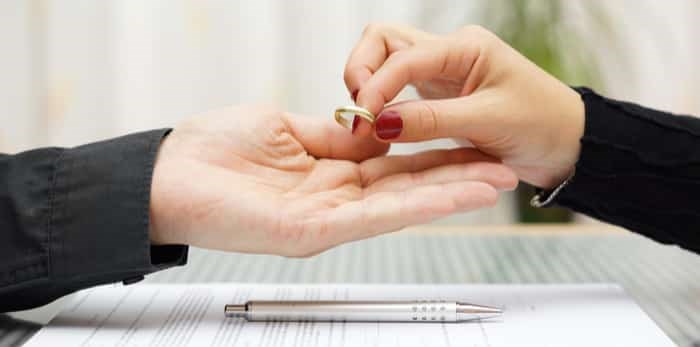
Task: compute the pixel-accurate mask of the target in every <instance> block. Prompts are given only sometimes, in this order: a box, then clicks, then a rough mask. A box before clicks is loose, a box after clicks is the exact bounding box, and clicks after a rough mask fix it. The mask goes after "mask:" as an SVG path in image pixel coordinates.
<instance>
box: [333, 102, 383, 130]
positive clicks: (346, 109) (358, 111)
mask: <svg viewBox="0 0 700 347" xmlns="http://www.w3.org/2000/svg"><path fill="white" fill-rule="evenodd" d="M343 113H351V114H353V115H356V116H360V117H362V118H364V119H366V120H367V121H368V122H369V123H370V124H373V123H374V120H375V119H376V118H377V117H375V116H374V115H373V114H372V112H369V111H368V110H367V109H364V108H362V107H359V106H343V107H338V108H336V109H335V121H336V122H338V124H340V125H342V126H344V127H346V128H348V129H352V122H351V121H350V120H349V119H347V118H344V117H343Z"/></svg>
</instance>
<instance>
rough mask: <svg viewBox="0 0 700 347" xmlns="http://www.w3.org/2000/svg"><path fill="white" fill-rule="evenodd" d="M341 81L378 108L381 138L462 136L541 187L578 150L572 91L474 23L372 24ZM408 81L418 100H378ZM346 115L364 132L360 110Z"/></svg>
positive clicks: (577, 102) (579, 128)
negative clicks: (443, 31) (451, 29)
mask: <svg viewBox="0 0 700 347" xmlns="http://www.w3.org/2000/svg"><path fill="white" fill-rule="evenodd" d="M345 83H346V85H347V88H348V90H349V91H350V93H351V94H352V95H353V97H355V98H356V103H357V104H358V105H359V106H362V107H365V108H367V109H368V110H370V111H371V112H373V113H374V114H379V113H380V112H381V114H380V115H379V117H378V119H377V121H376V122H375V128H374V134H375V135H374V136H375V137H376V138H377V139H379V140H380V141H385V142H409V141H422V140H429V139H434V138H442V137H452V138H457V139H463V140H468V141H469V142H471V143H472V144H473V145H474V146H476V148H478V149H479V150H480V151H482V152H484V153H486V154H489V155H492V156H494V157H497V158H500V159H502V160H503V162H504V163H505V164H507V165H509V166H510V167H511V168H513V169H514V170H515V172H516V173H517V174H518V176H519V178H520V179H522V180H523V181H526V182H528V183H531V184H533V185H536V186H539V187H543V188H550V187H553V186H556V185H557V184H559V183H560V182H562V181H563V180H564V179H565V178H566V177H567V176H568V175H569V174H570V173H571V171H572V170H573V167H574V165H575V163H576V161H577V160H578V155H579V151H580V144H579V139H580V138H581V136H582V135H583V128H584V107H583V103H582V101H581V99H580V97H579V95H578V93H576V92H575V91H574V90H572V89H571V88H569V87H567V86H566V85H564V84H563V83H561V82H560V81H558V80H556V79H555V78H554V77H552V76H550V75H549V74H547V73H546V72H545V71H543V70H542V69H540V68H539V67H537V66H536V65H534V64H533V63H531V62H530V61H528V60H527V59H526V58H525V57H523V56H522V55H520V54H519V53H518V52H516V51H515V50H514V49H512V48H511V47H509V46H508V45H507V44H506V43H504V42H503V41H501V40H500V39H499V38H498V37H496V36H495V35H493V34H492V33H490V32H488V31H487V30H485V29H483V28H481V27H477V26H469V27H465V28H463V29H461V30H459V31H457V32H455V33H452V34H450V35H446V36H435V35H432V34H428V33H425V32H421V31H418V30H415V29H412V28H408V27H401V26H394V25H371V26H369V27H367V29H366V30H365V32H364V34H363V36H362V38H361V40H360V41H359V42H358V44H357V46H356V47H355V49H354V50H353V52H352V54H351V55H350V58H349V60H348V62H347V65H346V68H345ZM409 84H410V85H414V86H415V87H416V89H417V91H418V93H419V94H420V96H421V97H423V98H424V100H412V101H404V102H399V103H396V104H393V105H388V106H385V105H386V104H387V103H388V102H391V101H392V100H393V99H394V98H395V97H396V95H397V94H398V93H399V92H400V91H401V90H402V89H403V88H404V87H405V86H406V85H409ZM353 125H354V126H353V128H354V131H353V132H354V134H355V135H356V136H359V137H366V136H368V135H369V134H370V132H372V127H371V126H370V125H369V123H367V122H365V121H362V120H361V119H360V118H359V117H356V119H355V123H354V124H353Z"/></svg>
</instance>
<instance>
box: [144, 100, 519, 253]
mask: <svg viewBox="0 0 700 347" xmlns="http://www.w3.org/2000/svg"><path fill="white" fill-rule="evenodd" d="M387 150H388V144H385V143H381V142H377V141H374V140H372V141H367V139H363V138H359V137H353V136H352V135H351V134H350V133H348V132H346V131H344V130H343V129H342V128H340V127H338V126H337V124H334V123H332V121H328V122H324V121H319V120H314V119H311V118H305V117H298V116H293V115H290V114H287V113H282V112H277V111H275V110H272V109H269V108H263V107H235V108H229V109H222V110H217V111H212V112H209V113H206V114H203V115H201V116H199V117H195V118H192V119H190V120H188V121H185V122H184V123H182V124H180V125H179V126H178V127H176V128H175V130H174V131H173V132H172V133H171V134H170V135H169V136H168V137H167V138H166V139H165V140H164V142H163V144H162V145H161V147H160V150H159V154H158V158H157V160H156V165H155V169H154V174H153V183H152V189H151V240H152V242H154V243H155V244H170V243H177V244H189V245H194V246H198V247H206V248H214V249H221V250H227V251H238V252H255V253H274V254H280V255H287V256H305V255H310V254H315V253H318V252H320V251H323V250H325V249H327V248H329V247H332V246H334V245H337V244H340V243H343V242H348V241H352V240H357V239H362V238H367V237H370V236H374V235H377V234H381V233H386V232H390V231H394V230H398V229H400V228H403V227H405V226H408V225H412V224H418V223H426V222H428V221H430V220H433V219H435V218H439V217H442V216H445V215H448V214H451V213H455V212H462V211H469V210H474V209H477V208H481V207H487V206H491V205H493V204H494V203H495V202H496V199H497V196H498V190H501V189H513V188H514V187H515V185H516V184H517V178H516V177H515V174H514V173H513V172H512V171H511V170H510V169H508V168H507V167H505V166H503V165H501V164H499V163H497V162H496V161H495V160H494V159H493V158H491V157H488V156H486V155H484V154H481V153H479V152H478V151H475V150H473V149H457V150H441V151H432V152H429V153H422V154H415V155H411V156H383V155H384V154H385V153H386V151H387Z"/></svg>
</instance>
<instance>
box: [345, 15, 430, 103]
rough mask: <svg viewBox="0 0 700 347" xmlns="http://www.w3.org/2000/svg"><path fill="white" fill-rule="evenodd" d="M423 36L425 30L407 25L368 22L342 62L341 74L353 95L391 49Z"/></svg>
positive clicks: (396, 49) (408, 43)
mask: <svg viewBox="0 0 700 347" xmlns="http://www.w3.org/2000/svg"><path fill="white" fill-rule="evenodd" d="M427 36H429V34H428V33H425V32H421V31H418V30H415V29H412V28H409V27H402V26H394V25H381V24H370V25H368V26H367V27H366V28H365V30H364V31H363V32H362V37H361V38H360V41H359V42H358V43H357V45H355V48H353V50H352V52H351V53H350V56H349V57H348V61H347V62H346V63H345V72H344V73H343V78H344V80H345V86H346V87H347V89H348V92H350V94H351V95H353V99H355V97H356V93H357V92H358V91H359V90H360V89H361V88H362V85H363V84H364V82H366V81H367V80H368V79H369V78H370V77H372V74H374V72H375V71H377V69H379V67H380V66H382V64H383V63H384V61H385V60H386V59H387V58H388V57H389V56H390V55H391V54H392V53H394V52H396V51H399V50H401V49H405V48H408V47H410V46H411V45H413V43H414V42H415V41H416V40H419V39H425V38H426V37H427ZM353 101H356V100H353Z"/></svg>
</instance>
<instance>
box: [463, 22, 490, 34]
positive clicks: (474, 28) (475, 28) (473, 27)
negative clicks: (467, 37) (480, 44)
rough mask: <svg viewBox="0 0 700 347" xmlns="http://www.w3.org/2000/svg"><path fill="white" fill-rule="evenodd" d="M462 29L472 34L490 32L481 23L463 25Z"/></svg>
mask: <svg viewBox="0 0 700 347" xmlns="http://www.w3.org/2000/svg"><path fill="white" fill-rule="evenodd" d="M461 31H462V32H463V33H467V34H472V35H482V34H485V33H488V32H489V31H488V30H487V29H486V28H484V27H482V26H481V25H477V24H469V25H465V26H463V27H462V29H461Z"/></svg>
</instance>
